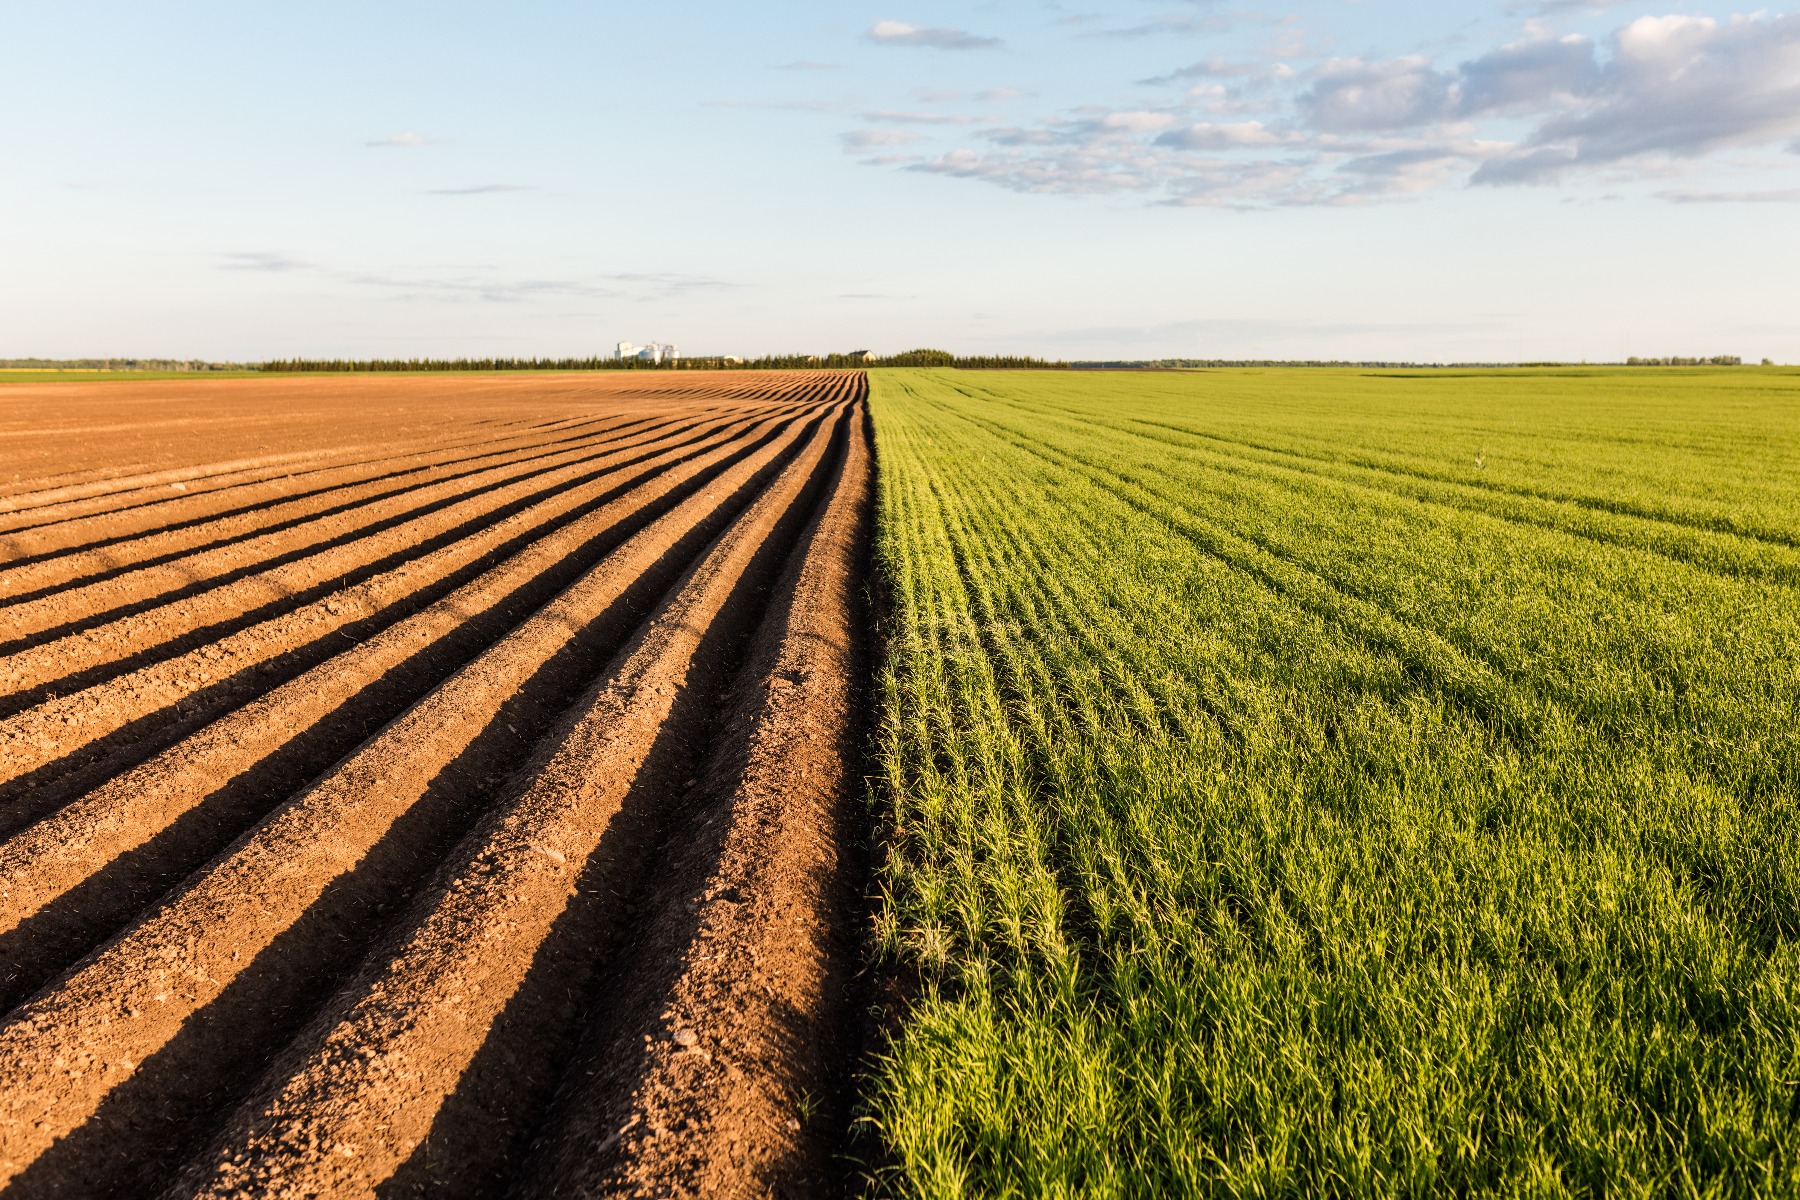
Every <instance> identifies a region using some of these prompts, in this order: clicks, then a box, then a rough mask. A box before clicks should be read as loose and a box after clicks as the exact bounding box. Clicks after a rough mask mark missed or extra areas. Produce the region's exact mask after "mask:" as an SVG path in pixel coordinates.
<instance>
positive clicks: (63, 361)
mask: <svg viewBox="0 0 1800 1200" xmlns="http://www.w3.org/2000/svg"><path fill="white" fill-rule="evenodd" d="M0 368H5V369H8V370H14V371H20V370H23V371H241V370H243V369H244V368H243V367H241V366H239V365H238V364H237V363H216V362H202V361H200V360H199V359H192V358H0Z"/></svg>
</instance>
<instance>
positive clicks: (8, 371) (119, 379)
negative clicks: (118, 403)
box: [0, 367, 261, 384]
mask: <svg viewBox="0 0 1800 1200" xmlns="http://www.w3.org/2000/svg"><path fill="white" fill-rule="evenodd" d="M258 374H261V372H258V371H38V370H32V369H29V368H15V367H0V384H6V383H142V382H145V381H146V380H155V379H189V380H201V379H243V378H245V377H246V376H252V375H258Z"/></svg>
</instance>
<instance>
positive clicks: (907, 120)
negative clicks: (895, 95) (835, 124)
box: [856, 108, 981, 125]
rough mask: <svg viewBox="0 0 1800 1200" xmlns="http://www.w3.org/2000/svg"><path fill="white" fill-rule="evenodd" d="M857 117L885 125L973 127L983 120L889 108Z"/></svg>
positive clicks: (954, 114) (964, 116)
mask: <svg viewBox="0 0 1800 1200" xmlns="http://www.w3.org/2000/svg"><path fill="white" fill-rule="evenodd" d="M856 115H857V116H859V117H861V118H862V119H863V120H865V121H875V122H879V123H880V124H883V125H973V124H976V123H977V122H979V121H980V120H981V118H980V117H971V116H968V115H967V114H965V113H940V112H901V111H896V110H894V109H887V108H878V109H872V110H871V111H869V112H863V113H857V114H856Z"/></svg>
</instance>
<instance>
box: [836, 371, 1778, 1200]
mask: <svg viewBox="0 0 1800 1200" xmlns="http://www.w3.org/2000/svg"><path fill="white" fill-rule="evenodd" d="M873 409H874V416H875V422H876V432H877V440H878V450H879V462H880V472H881V473H880V485H879V486H880V497H879V505H880V509H879V514H880V526H879V531H878V535H877V537H878V545H877V554H878V565H879V566H880V568H881V570H882V572H883V573H884V576H885V586H886V588H887V592H888V594H887V597H886V603H887V607H888V615H887V629H886V636H887V638H888V642H887V663H886V666H885V668H884V670H883V674H882V676H881V678H880V680H879V688H880V703H881V715H880V724H879V728H878V739H879V740H878V753H879V755H880V759H881V768H882V772H883V774H882V783H881V785H880V787H879V788H878V793H877V798H878V802H879V804H880V806H881V811H882V812H883V814H884V816H885V817H886V819H887V820H889V821H890V822H891V826H892V828H891V832H892V838H893V844H892V850H891V852H890V854H889V857H888V858H887V860H886V861H885V863H884V864H882V865H881V867H880V869H879V883H880V886H881V901H880V905H879V908H878V911H877V933H878V937H879V941H880V945H881V948H882V951H883V953H884V954H885V956H886V959H887V963H888V965H889V967H890V969H891V970H892V971H893V972H894V973H895V975H896V976H897V977H898V978H899V979H900V980H902V981H903V982H904V983H905V984H906V986H907V988H908V995H909V996H910V999H909V1001H908V1002H907V1003H906V1004H904V1005H903V1006H902V1011H903V1016H902V1017H901V1018H900V1020H899V1022H898V1024H897V1027H896V1029H895V1031H894V1033H893V1040H892V1043H891V1045H890V1049H889V1053H888V1055H887V1056H886V1058H885V1059H884V1060H883V1061H882V1062H881V1064H880V1065H879V1068H878V1070H877V1071H876V1073H875V1075H874V1077H873V1079H872V1080H871V1081H870V1083H869V1087H868V1091H867V1098H866V1100H865V1108H864V1114H865V1115H864V1122H865V1124H864V1128H865V1131H866V1133H867V1135H868V1136H867V1139H866V1140H867V1142H869V1143H871V1144H873V1145H874V1146H876V1147H877V1149H875V1150H873V1151H872V1152H871V1153H870V1155H869V1157H870V1160H871V1161H872V1162H874V1163H876V1164H877V1165H876V1167H875V1170H876V1171H877V1173H878V1178H879V1181H880V1186H881V1187H883V1188H885V1189H886V1190H888V1191H891V1192H894V1193H898V1194H903V1195H904V1194H920V1195H929V1196H954V1195H965V1194H982V1195H1019V1196H1062V1195H1095V1196H1115V1195H1116V1196H1163V1195H1206V1196H1246V1197H1248V1196H1260V1197H1284V1196H1292V1197H1302V1196H1305V1197H1312V1196H1374V1195H1412V1196H1424V1195H1508V1196H1511V1195H1517V1196H1558V1195H1579V1196H1640V1195H1644V1196H1711V1195H1720V1196H1793V1195H1797V1194H1800V798H1797V797H1800V374H1797V373H1794V372H1781V371H1766V370H1752V369H1744V370H1720V371H1675V370H1669V371H1661V370H1645V371H1625V370H1614V371H1606V370H1594V371H1578V370H1564V371H1542V372H1519V371H1513V372H1487V373H1483V372H1466V373H1451V372H1433V373H1424V372H1419V373H1407V372H1361V371H1287V372H1283V371H1262V372H1258V371H1218V372H1195V373H1171V374H1143V375H1114V374H1083V373H1067V372H1063V373H1048V372H1046V373H1016V374H1013V373H965V372H924V371H920V372H900V371H894V372H881V373H877V374H876V376H875V377H874V394H873Z"/></svg>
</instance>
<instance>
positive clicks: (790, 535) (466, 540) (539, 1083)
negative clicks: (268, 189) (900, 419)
mask: <svg viewBox="0 0 1800 1200" xmlns="http://www.w3.org/2000/svg"><path fill="white" fill-rule="evenodd" d="M865 393H866V383H865V381H864V378H863V377H862V376H861V375H860V374H856V373H827V372H814V373H797V374H788V375H778V374H769V373H761V374H755V375H751V374H743V375H731V374H721V373H707V374H700V373H695V374H693V375H688V376H673V377H671V376H669V375H666V374H650V373H644V374H641V375H640V374H632V375H620V376H612V377H609V376H604V375H602V376H556V377H544V376H532V377H517V378H512V377H505V376H500V377H436V378H434V377H401V378H386V379H383V378H378V377H360V378H358V377H352V378H349V379H344V378H341V377H340V378H334V379H329V380H309V379H292V380H289V379H270V380H227V381H214V382H207V383H204V384H188V383H184V382H176V383H154V384H119V383H113V384H97V385H49V386H43V387H36V386H30V387H27V386H21V387H17V388H9V389H7V390H6V392H4V393H3V394H0V1010H3V1011H4V1013H5V1016H4V1018H3V1020H0V1187H4V1188H5V1189H6V1190H7V1194H8V1195H14V1194H16V1195H20V1196H40V1195H41V1196H52V1195H54V1196H81V1197H89V1196H95V1197H101V1196H132V1197H137V1196H154V1195H158V1194H163V1195H168V1196H227V1195H231V1196H241V1195H257V1196H264V1195H266V1196H314V1195H332V1196H349V1195H381V1196H404V1195H414V1194H429V1195H433V1196H437V1195H445V1196H500V1195H507V1194H511V1195H521V1196H538V1195H586V1194H616V1193H621V1192H624V1193H631V1192H643V1193H646V1194H648V1193H661V1192H664V1191H667V1190H671V1189H674V1190H681V1191H698V1192H702V1193H707V1194H729V1193H732V1192H742V1191H764V1190H767V1189H768V1188H769V1187H770V1186H774V1185H780V1186H784V1187H789V1188H794V1189H797V1190H800V1191H807V1190H812V1189H814V1188H816V1187H818V1186H820V1185H821V1184H822V1181H824V1180H825V1179H826V1178H828V1176H829V1173H830V1171H831V1170H832V1167H831V1163H830V1155H831V1151H832V1150H833V1148H834V1147H833V1144H832V1142H833V1131H834V1130H841V1129H842V1127H843V1122H844V1118H843V1113H842V1103H843V1100H842V1097H841V1096H840V1095H839V1093H838V1090H837V1089H838V1086H839V1076H840V1075H841V1073H842V1067H843V1065H844V1063H845V1062H846V1061H847V1058H848V1048H847V1047H846V1046H845V1045H844V1044H843V1042H844V1035H845V1029H844V1025H845V1017H846V1015H847V1013H848V1008H847V1002H846V998H845V997H846V988H847V973H848V971H847V968H846V965H845V964H846V963H847V962H850V961H852V960H853V959H854V957H855V954H854V950H853V949H852V948H851V944H850V939H851V936H852V934H851V930H850V929H849V928H848V926H847V924H846V922H845V921H844V919H843V918H844V914H845V913H846V911H847V910H848V908H849V905H850V903H851V900H852V896H853V881H851V880H850V879H848V878H847V868H846V867H845V866H843V865H842V862H844V861H848V858H847V857H846V856H844V855H842V854H841V853H840V851H841V850H842V849H843V848H844V847H847V846H850V845H852V844H854V838H852V837H849V836H848V830H849V828H850V826H849V824H848V821H849V816H848V815H847V814H846V811H845V806H846V804H847V803H848V801H849V795H850V790H849V779H850V777H851V776H852V775H853V774H854V773H855V771H856V763H855V753H856V751H855V747H856V745H857V743H858V737H859V733H860V728H859V727H860V717H859V716H858V713H859V711H860V709H859V706H860V704H861V697H860V692H859V689H858V686H857V682H856V681H857V679H858V678H859V677H860V675H861V674H862V673H863V672H864V671H865V668H866V664H865V662H864V659H863V655H864V646H863V637H862V634H863V628H864V624H863V620H862V616H861V603H862V596H861V583H860V572H861V569H862V561H863V560H862V556H863V554H864V551H865V539H866V536H867V531H866V525H867V522H868V506H869V457H868V433H867V416H866V412H865V399H866V397H865Z"/></svg>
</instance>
